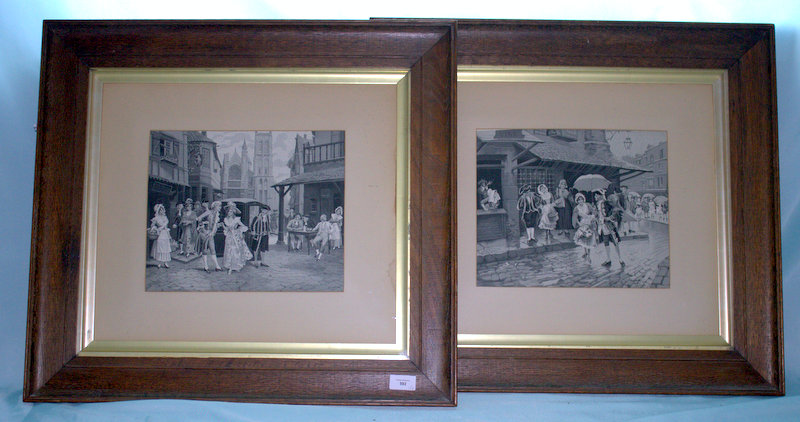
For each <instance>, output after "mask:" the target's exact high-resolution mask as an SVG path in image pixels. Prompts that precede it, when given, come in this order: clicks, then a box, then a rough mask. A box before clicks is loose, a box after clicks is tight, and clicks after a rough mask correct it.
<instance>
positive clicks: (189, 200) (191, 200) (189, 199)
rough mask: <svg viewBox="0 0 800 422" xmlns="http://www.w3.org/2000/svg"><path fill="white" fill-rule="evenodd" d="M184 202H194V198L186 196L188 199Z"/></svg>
mask: <svg viewBox="0 0 800 422" xmlns="http://www.w3.org/2000/svg"><path fill="white" fill-rule="evenodd" d="M184 202H186V203H187V204H193V203H194V199H192V198H186V201H184Z"/></svg>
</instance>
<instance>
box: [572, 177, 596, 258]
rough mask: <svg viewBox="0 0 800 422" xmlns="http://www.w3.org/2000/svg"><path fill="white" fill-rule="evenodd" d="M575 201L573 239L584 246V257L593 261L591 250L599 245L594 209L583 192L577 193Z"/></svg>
mask: <svg viewBox="0 0 800 422" xmlns="http://www.w3.org/2000/svg"><path fill="white" fill-rule="evenodd" d="M575 203H576V204H577V205H575V209H574V210H573V215H572V219H573V225H574V226H575V228H576V230H575V235H574V236H573V238H572V240H573V241H574V242H575V244H576V245H578V246H581V247H582V248H583V257H584V258H586V260H587V261H589V263H591V262H592V258H591V250H592V248H594V247H595V246H596V245H597V238H596V236H595V233H596V232H597V228H596V226H597V223H596V221H595V213H594V209H593V208H592V207H591V206H589V204H587V203H586V196H584V195H583V194H582V193H578V194H576V195H575Z"/></svg>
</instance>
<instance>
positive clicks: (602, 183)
mask: <svg viewBox="0 0 800 422" xmlns="http://www.w3.org/2000/svg"><path fill="white" fill-rule="evenodd" d="M610 184H611V182H609V181H608V179H606V178H605V177H603V176H601V175H599V174H584V175H583V176H581V177H578V178H577V179H575V183H573V184H572V186H573V187H574V188H575V189H577V190H582V191H587V192H591V191H593V190H595V189H605V188H607V187H608V185H610Z"/></svg>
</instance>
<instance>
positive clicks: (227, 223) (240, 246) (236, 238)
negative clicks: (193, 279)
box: [222, 202, 253, 274]
mask: <svg viewBox="0 0 800 422" xmlns="http://www.w3.org/2000/svg"><path fill="white" fill-rule="evenodd" d="M225 210H226V211H227V216H226V217H225V219H224V220H223V221H222V227H223V229H224V232H225V253H224V255H223V256H222V266H223V267H225V268H227V269H228V274H230V273H231V272H232V271H239V270H241V269H242V268H244V265H245V264H246V263H247V261H249V260H251V259H253V254H252V253H251V252H250V249H249V248H248V247H247V244H245V242H244V236H243V233H244V232H246V231H247V226H245V225H244V224H242V219H241V218H240V217H237V216H236V214H241V211H239V209H238V208H236V204H234V203H233V202H228V204H227V205H225Z"/></svg>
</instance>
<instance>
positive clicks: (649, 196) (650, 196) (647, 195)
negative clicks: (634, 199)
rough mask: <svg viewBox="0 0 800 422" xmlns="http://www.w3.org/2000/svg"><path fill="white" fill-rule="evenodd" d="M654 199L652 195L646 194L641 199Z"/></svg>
mask: <svg viewBox="0 0 800 422" xmlns="http://www.w3.org/2000/svg"><path fill="white" fill-rule="evenodd" d="M654 197H655V195H653V194H652V193H646V194H644V195H642V199H653V198H654Z"/></svg>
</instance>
